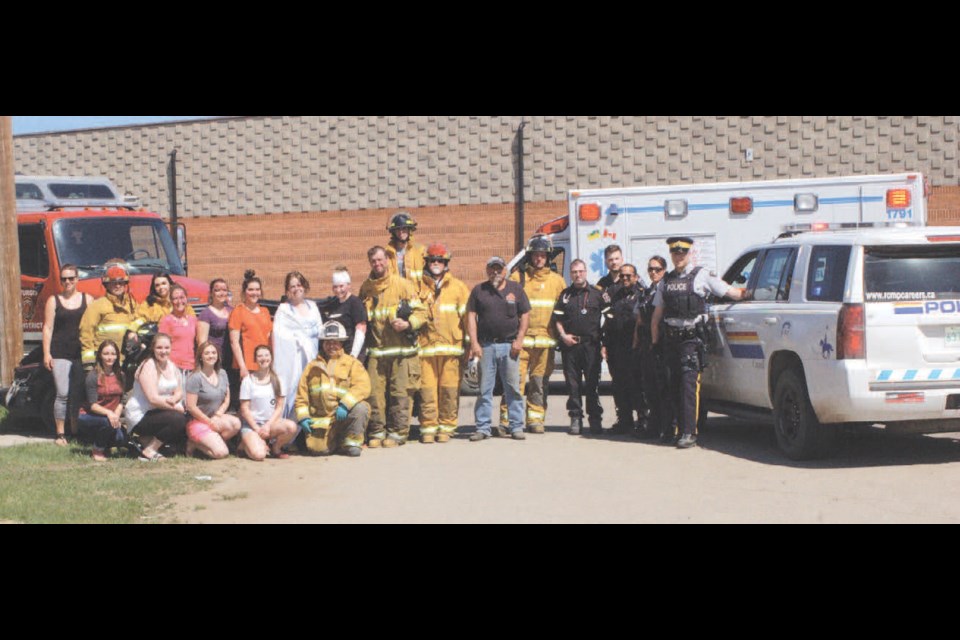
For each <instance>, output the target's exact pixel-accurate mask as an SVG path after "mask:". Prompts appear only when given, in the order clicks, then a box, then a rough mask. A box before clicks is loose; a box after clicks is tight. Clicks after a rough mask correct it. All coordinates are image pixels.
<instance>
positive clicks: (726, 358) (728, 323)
mask: <svg viewBox="0 0 960 640" xmlns="http://www.w3.org/2000/svg"><path fill="white" fill-rule="evenodd" d="M759 254H760V251H759V250H754V251H749V252H747V253H745V254H744V255H742V256H740V257H739V258H737V259H736V260H735V261H734V263H733V265H731V267H730V268H729V269H728V270H727V272H726V273H725V274H724V276H723V280H724V281H725V282H727V283H728V284H731V285H733V286H735V287H746V288H748V289H749V287H750V281H751V280H753V279H756V275H757V274H756V268H755V267H756V265H757V264H758V262H757V257H758V256H759ZM745 304H747V303H745V302H736V303H733V302H730V301H729V300H714V301H713V302H712V304H711V305H710V308H709V315H710V324H709V327H708V331H709V334H710V344H709V345H708V347H709V348H708V352H707V368H706V369H704V371H703V377H702V387H703V395H704V397H706V398H711V399H714V400H723V401H727V402H738V403H744V402H745V400H744V399H743V398H742V397H741V394H740V390H741V388H742V387H743V386H744V385H742V384H739V381H740V380H741V379H742V376H744V375H747V374H745V373H744V372H743V369H745V368H750V367H751V366H752V365H751V361H750V360H749V359H744V358H742V357H739V356H742V355H743V351H744V349H743V348H742V346H741V343H740V338H739V336H738V335H737V333H736V332H737V331H738V329H737V326H738V325H737V323H738V322H739V321H740V319H739V315H740V313H742V306H743V305H745ZM728 330H729V331H733V332H734V335H733V336H732V339H733V343H732V344H731V343H730V339H728V337H727V331H728ZM751 372H752V371H751ZM733 380H736V381H738V383H737V384H731V383H730V382H731V381H733Z"/></svg>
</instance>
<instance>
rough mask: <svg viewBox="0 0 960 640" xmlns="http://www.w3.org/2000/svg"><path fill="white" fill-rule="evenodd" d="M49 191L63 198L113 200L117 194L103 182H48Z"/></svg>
mask: <svg viewBox="0 0 960 640" xmlns="http://www.w3.org/2000/svg"><path fill="white" fill-rule="evenodd" d="M50 191H51V192H52V193H53V195H54V196H56V197H57V198H62V199H64V200H94V199H96V200H113V199H115V198H116V197H117V196H116V195H114V193H113V191H111V190H110V187H108V186H107V185H105V184H59V183H53V184H50Z"/></svg>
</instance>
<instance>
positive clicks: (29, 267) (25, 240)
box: [17, 224, 50, 278]
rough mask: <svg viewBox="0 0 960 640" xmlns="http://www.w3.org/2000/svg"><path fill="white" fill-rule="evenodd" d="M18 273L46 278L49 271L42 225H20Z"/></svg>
mask: <svg viewBox="0 0 960 640" xmlns="http://www.w3.org/2000/svg"><path fill="white" fill-rule="evenodd" d="M17 230H18V232H19V236H20V273H22V274H23V275H25V276H33V277H35V278H46V277H47V275H48V274H49V273H50V263H49V259H48V256H47V243H46V241H45V240H44V239H43V227H41V226H40V225H38V224H29V225H20V226H19V227H18V228H17Z"/></svg>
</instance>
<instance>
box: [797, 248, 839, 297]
mask: <svg viewBox="0 0 960 640" xmlns="http://www.w3.org/2000/svg"><path fill="white" fill-rule="evenodd" d="M849 263H850V247H849V246H841V245H833V246H824V247H814V248H813V251H811V252H810V268H809V269H808V270H807V300H813V301H817V302H843V290H844V289H845V284H846V281H847V265H848V264H849Z"/></svg>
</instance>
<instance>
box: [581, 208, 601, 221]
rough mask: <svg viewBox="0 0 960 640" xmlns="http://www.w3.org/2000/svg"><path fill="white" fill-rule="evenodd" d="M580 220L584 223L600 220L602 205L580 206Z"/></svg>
mask: <svg viewBox="0 0 960 640" xmlns="http://www.w3.org/2000/svg"><path fill="white" fill-rule="evenodd" d="M580 219H581V220H582V221H584V222H596V221H597V220H599V219H600V205H598V204H582V205H580Z"/></svg>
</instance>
